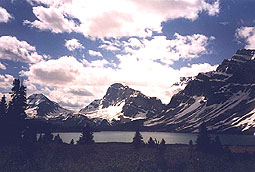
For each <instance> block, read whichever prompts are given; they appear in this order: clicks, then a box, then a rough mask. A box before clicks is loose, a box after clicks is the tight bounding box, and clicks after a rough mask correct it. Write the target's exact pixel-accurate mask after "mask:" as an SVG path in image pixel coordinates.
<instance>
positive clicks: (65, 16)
mask: <svg viewBox="0 0 255 172" xmlns="http://www.w3.org/2000/svg"><path fill="white" fill-rule="evenodd" d="M30 2H33V3H31V4H33V5H34V7H33V13H34V14H35V15H36V17H37V20H35V21H32V22H31V21H27V20H26V21H25V22H24V23H25V24H30V25H31V26H33V27H36V28H39V29H41V30H50V31H52V32H54V33H61V32H79V33H82V34H83V35H84V36H86V37H87V36H88V37H93V38H95V37H97V38H105V37H108V38H109V37H118V38H119V37H123V36H140V37H146V36H151V33H152V31H157V32H161V23H162V22H163V21H167V20H171V19H177V18H186V19H190V20H195V19H197V18H198V15H199V13H200V12H202V11H205V12H207V13H208V15H211V16H214V15H217V14H218V13H219V0H217V1H215V2H214V3H207V2H206V0H189V1H187V0H179V1H169V0H160V1H155V0H148V1H137V0H121V1H119V0H107V1H102V0H93V1H90V0H76V1H71V0H54V1H53V0H50V1H45V0H30ZM75 21H78V22H75Z"/></svg>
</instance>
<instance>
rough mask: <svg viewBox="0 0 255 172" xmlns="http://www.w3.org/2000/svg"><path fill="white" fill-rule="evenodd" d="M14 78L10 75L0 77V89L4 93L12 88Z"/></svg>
mask: <svg viewBox="0 0 255 172" xmlns="http://www.w3.org/2000/svg"><path fill="white" fill-rule="evenodd" d="M13 80H14V78H13V76H12V75H8V74H5V75H0V88H1V89H3V90H5V91H10V89H11V88H12V82H13Z"/></svg>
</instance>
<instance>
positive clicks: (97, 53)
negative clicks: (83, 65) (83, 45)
mask: <svg viewBox="0 0 255 172" xmlns="http://www.w3.org/2000/svg"><path fill="white" fill-rule="evenodd" d="M89 55H91V56H99V57H103V55H102V53H101V52H99V51H93V50H89Z"/></svg>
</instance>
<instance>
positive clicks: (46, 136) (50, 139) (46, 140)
mask: <svg viewBox="0 0 255 172" xmlns="http://www.w3.org/2000/svg"><path fill="white" fill-rule="evenodd" d="M53 137H54V136H53V134H52V133H51V132H50V130H49V129H47V130H46V131H45V132H44V135H43V137H42V142H43V143H45V144H49V143H52V142H53Z"/></svg>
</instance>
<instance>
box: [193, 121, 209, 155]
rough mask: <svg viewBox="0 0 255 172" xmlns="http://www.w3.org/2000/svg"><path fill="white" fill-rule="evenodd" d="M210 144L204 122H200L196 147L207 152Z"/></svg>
mask: <svg viewBox="0 0 255 172" xmlns="http://www.w3.org/2000/svg"><path fill="white" fill-rule="evenodd" d="M210 146H211V138H210V137H209V135H208V131H207V128H206V125H205V123H202V124H201V126H200V129H199V134H198V136H197V140H196V148H197V150H199V151H202V152H209V151H210Z"/></svg>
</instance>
